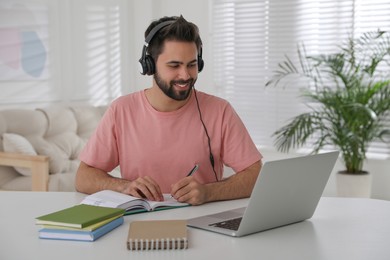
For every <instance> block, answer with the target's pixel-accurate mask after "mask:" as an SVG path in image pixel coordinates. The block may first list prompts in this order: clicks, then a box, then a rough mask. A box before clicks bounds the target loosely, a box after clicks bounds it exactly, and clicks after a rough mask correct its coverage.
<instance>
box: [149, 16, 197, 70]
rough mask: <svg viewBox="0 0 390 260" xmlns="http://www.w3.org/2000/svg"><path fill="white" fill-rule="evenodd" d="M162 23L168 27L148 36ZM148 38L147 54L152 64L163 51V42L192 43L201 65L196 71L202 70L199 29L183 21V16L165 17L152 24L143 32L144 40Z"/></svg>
mask: <svg viewBox="0 0 390 260" xmlns="http://www.w3.org/2000/svg"><path fill="white" fill-rule="evenodd" d="M164 22H168V25H166V26H164V27H162V28H161V29H160V30H158V31H157V32H155V33H154V35H150V33H151V32H152V30H153V29H154V28H156V27H157V26H158V25H160V24H162V23H164ZM169 22H171V23H169ZM150 36H152V39H150V41H149V42H148V46H147V53H148V55H149V56H150V57H151V58H152V60H153V62H156V61H157V59H158V56H159V55H160V54H161V52H162V51H163V48H164V43H165V41H182V42H194V43H195V44H196V47H197V50H198V60H199V63H201V64H198V67H199V68H198V69H199V71H201V70H202V68H203V60H202V40H201V38H200V35H199V29H198V27H197V26H196V25H195V24H193V23H191V22H188V21H187V20H185V19H184V17H183V16H180V17H177V16H172V17H167V16H166V17H163V18H160V19H159V20H156V21H154V22H152V23H151V24H150V25H149V27H148V28H147V29H146V31H145V39H147V38H148V37H150ZM154 72H155V71H152V73H150V74H148V75H151V74H154Z"/></svg>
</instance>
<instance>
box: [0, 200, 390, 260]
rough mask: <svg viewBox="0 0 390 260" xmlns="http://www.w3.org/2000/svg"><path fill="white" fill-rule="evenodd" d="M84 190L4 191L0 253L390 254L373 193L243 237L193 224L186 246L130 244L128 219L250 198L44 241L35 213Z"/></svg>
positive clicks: (201, 257)
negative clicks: (89, 236) (77, 238)
mask: <svg viewBox="0 0 390 260" xmlns="http://www.w3.org/2000/svg"><path fill="white" fill-rule="evenodd" d="M82 198H83V195H82V194H79V193H60V192H48V193H41V192H0V205H1V209H0V220H1V221H0V259H1V260H12V259H18V260H21V259H40V260H44V259H56V260H61V259H82V260H87V259H91V260H92V259H93V260H99V259H104V260H111V259H115V260H119V259H159V260H160V259H170V260H175V259H180V260H182V259H185V260H206V259H223V260H228V259H234V260H237V259H267V260H268V259H289V260H291V259H299V260H302V259H315V260H319V259H326V260H329V259H353V260H358V259H370V260H379V259H383V260H388V259H390V202H389V201H381V200H372V199H346V198H322V199H321V201H320V204H319V206H318V208H317V211H316V213H315V215H314V216H313V218H311V219H310V220H307V221H304V222H301V223H298V224H294V225H289V226H286V227H282V228H278V229H273V230H269V231H265V232H261V233H257V234H253V235H249V236H246V237H241V238H232V237H228V236H224V235H219V234H215V233H211V232H206V231H202V230H197V229H192V228H189V229H188V232H189V249H187V250H177V251H176V250H171V251H143V252H141V251H137V252H134V251H132V252H130V251H128V250H127V249H126V242H125V241H126V238H127V230H128V225H129V222H130V221H132V220H135V219H179V218H183V219H186V218H190V217H194V216H199V215H204V214H206V213H211V212H218V211H220V210H225V209H230V208H236V207H241V206H243V205H246V203H247V200H235V201H226V202H218V203H209V204H206V205H203V206H197V207H187V208H181V209H174V210H167V211H160V212H154V213H144V214H138V215H130V216H126V217H125V223H124V224H123V225H122V226H120V227H119V228H117V229H115V230H113V231H112V232H110V233H108V234H107V235H105V236H104V237H102V238H100V239H98V240H97V241H95V242H74V241H59V240H43V239H42V240H41V239H39V238H38V232H37V231H38V227H37V226H36V225H35V217H37V216H40V215H43V214H47V213H50V212H53V211H56V210H60V209H63V208H65V207H70V206H72V205H75V204H77V203H79V202H80V201H81V199H82Z"/></svg>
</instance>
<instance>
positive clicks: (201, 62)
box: [198, 56, 204, 72]
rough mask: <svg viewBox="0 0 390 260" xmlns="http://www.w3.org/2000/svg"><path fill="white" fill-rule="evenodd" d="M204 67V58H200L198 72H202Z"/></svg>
mask: <svg viewBox="0 0 390 260" xmlns="http://www.w3.org/2000/svg"><path fill="white" fill-rule="evenodd" d="M203 67H204V61H203V59H202V57H200V56H198V72H201V71H202V70H203Z"/></svg>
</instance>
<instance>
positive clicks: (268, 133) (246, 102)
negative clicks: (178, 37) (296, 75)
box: [211, 0, 390, 157]
mask: <svg viewBox="0 0 390 260" xmlns="http://www.w3.org/2000/svg"><path fill="white" fill-rule="evenodd" d="M388 13H390V3H389V1H384V0H372V1H363V0H355V1H353V0H346V1H330V0H327V1H326V0H318V1H315V0H284V1H283V0H272V1H271V0H268V1H263V0H262V1H260V0H213V1H212V9H211V14H212V15H211V19H212V32H211V35H212V48H213V62H214V71H213V75H214V85H215V88H216V91H217V94H218V95H219V96H221V97H223V98H226V99H227V100H229V102H230V103H232V105H233V106H234V107H235V109H236V110H237V112H238V114H239V115H240V117H241V118H242V120H243V121H244V123H245V125H246V126H247V128H248V131H249V132H250V134H251V136H252V138H253V140H254V142H255V143H256V145H257V146H259V147H273V146H274V145H273V142H274V138H273V137H272V134H273V133H274V132H275V131H276V130H277V129H279V128H280V127H282V126H283V125H285V124H286V123H287V121H288V120H289V119H291V118H292V117H294V116H296V115H298V114H301V113H302V112H305V111H307V108H306V106H305V105H304V104H303V103H302V99H300V97H299V94H300V92H299V89H300V86H299V83H297V85H296V86H294V87H290V86H289V87H281V86H278V87H265V83H266V82H267V81H268V80H269V79H270V76H272V74H273V71H275V70H276V68H277V64H278V63H279V62H281V61H282V60H284V57H285V55H288V56H289V57H290V58H291V59H292V60H294V59H296V58H297V57H296V50H297V46H298V44H301V43H305V46H306V51H307V52H308V53H310V54H313V55H315V54H319V53H330V52H332V51H334V50H335V47H337V46H338V45H339V44H340V43H341V42H342V41H344V40H346V38H347V37H348V36H350V35H351V34H352V35H354V36H357V35H359V34H360V33H362V32H366V31H369V30H377V29H378V28H381V29H382V30H389V29H390V28H389V26H390V18H389V16H388ZM302 87H303V86H302ZM389 127H390V119H389ZM370 153H371V154H373V155H374V156H385V157H386V156H387V157H388V156H390V149H389V145H388V144H383V143H374V144H372V147H371V149H370Z"/></svg>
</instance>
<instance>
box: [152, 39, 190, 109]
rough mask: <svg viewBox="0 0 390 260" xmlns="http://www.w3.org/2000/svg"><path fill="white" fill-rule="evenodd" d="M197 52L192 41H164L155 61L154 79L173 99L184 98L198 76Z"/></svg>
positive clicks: (188, 93) (179, 99)
mask: <svg viewBox="0 0 390 260" xmlns="http://www.w3.org/2000/svg"><path fill="white" fill-rule="evenodd" d="M197 58H198V52H197V48H196V44H195V43H194V42H179V41H166V42H165V44H164V48H163V52H162V53H161V54H160V56H158V58H157V62H156V73H155V74H154V76H153V77H154V80H155V83H156V84H157V86H158V87H159V88H160V89H161V90H162V91H163V92H164V93H165V95H167V96H168V97H170V98H172V99H174V100H178V101H181V100H186V99H187V98H188V96H189V95H190V93H191V88H192V87H193V86H194V84H195V82H196V80H197V76H198V60H197Z"/></svg>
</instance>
